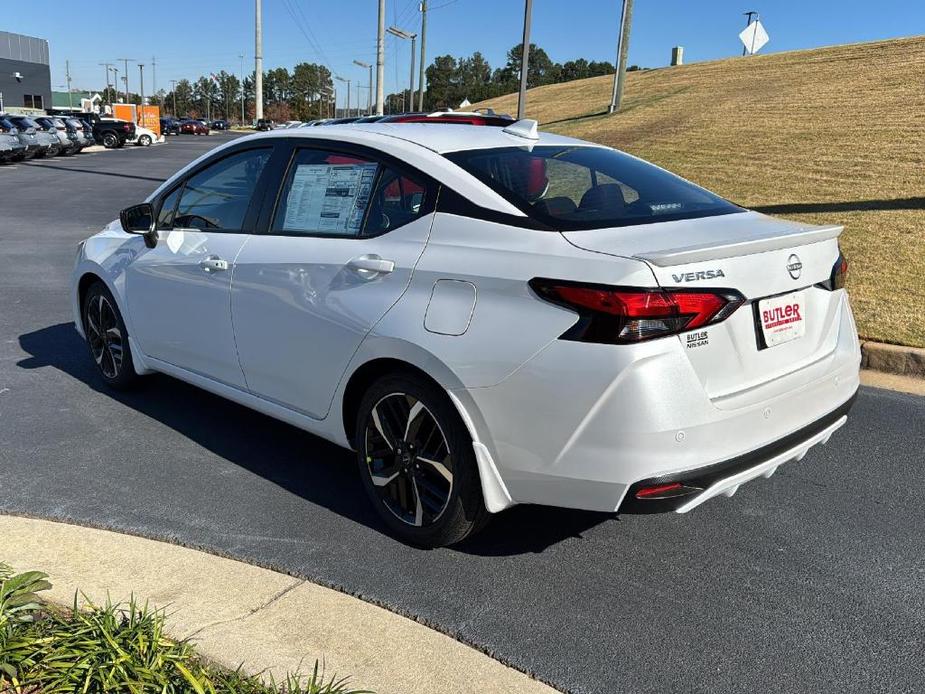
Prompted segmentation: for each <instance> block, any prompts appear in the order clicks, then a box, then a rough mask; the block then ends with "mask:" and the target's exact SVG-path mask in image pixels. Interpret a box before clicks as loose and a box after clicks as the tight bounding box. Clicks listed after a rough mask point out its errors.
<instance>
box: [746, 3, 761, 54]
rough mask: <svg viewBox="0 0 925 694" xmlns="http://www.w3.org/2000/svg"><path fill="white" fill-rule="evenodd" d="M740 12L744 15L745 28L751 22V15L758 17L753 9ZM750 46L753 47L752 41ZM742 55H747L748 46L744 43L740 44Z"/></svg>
mask: <svg viewBox="0 0 925 694" xmlns="http://www.w3.org/2000/svg"><path fill="white" fill-rule="evenodd" d="M742 14H744V15H745V27H746V28H748V26H749V25H750V24H751V23H752V15H754V16H755V19H758V18H759V16H758V13H757V12H755V11H754V10H749V11H748V12H743V13H742ZM752 48H753V49H754V41H753V42H752ZM753 52H754V51H753ZM742 55H748V46H745V45H743V46H742Z"/></svg>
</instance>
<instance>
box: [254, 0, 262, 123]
mask: <svg viewBox="0 0 925 694" xmlns="http://www.w3.org/2000/svg"><path fill="white" fill-rule="evenodd" d="M256 2H257V4H256V8H255V9H256V14H255V15H254V117H255V118H256V119H257V120H260V119H261V118H263V2H262V0H256Z"/></svg>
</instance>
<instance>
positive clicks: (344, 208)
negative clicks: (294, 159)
mask: <svg viewBox="0 0 925 694" xmlns="http://www.w3.org/2000/svg"><path fill="white" fill-rule="evenodd" d="M377 167H378V164H376V163H374V162H364V163H357V164H299V165H298V167H297V168H296V171H295V174H294V175H293V177H292V185H291V186H290V189H289V196H288V198H287V200H286V216H285V219H284V220H283V231H313V232H320V233H325V234H342V235H345V236H356V235H357V234H359V233H360V226H361V225H362V224H363V213H364V212H365V211H366V206H367V204H368V203H369V195H370V191H371V189H372V185H373V179H374V178H375V176H376V168H377Z"/></svg>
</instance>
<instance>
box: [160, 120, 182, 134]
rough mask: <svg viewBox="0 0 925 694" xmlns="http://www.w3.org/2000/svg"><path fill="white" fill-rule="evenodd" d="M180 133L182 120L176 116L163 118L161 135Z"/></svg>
mask: <svg viewBox="0 0 925 694" xmlns="http://www.w3.org/2000/svg"><path fill="white" fill-rule="evenodd" d="M179 134H180V121H178V120H177V119H176V118H161V135H163V136H164V137H168V136H169V135H179Z"/></svg>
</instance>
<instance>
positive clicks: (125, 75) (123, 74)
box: [116, 58, 135, 103]
mask: <svg viewBox="0 0 925 694" xmlns="http://www.w3.org/2000/svg"><path fill="white" fill-rule="evenodd" d="M116 60H121V61H122V63H123V65H124V66H125V71H124V72H123V73H122V80H123V81H124V82H125V103H128V61H130V60H135V59H134V58H116Z"/></svg>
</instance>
